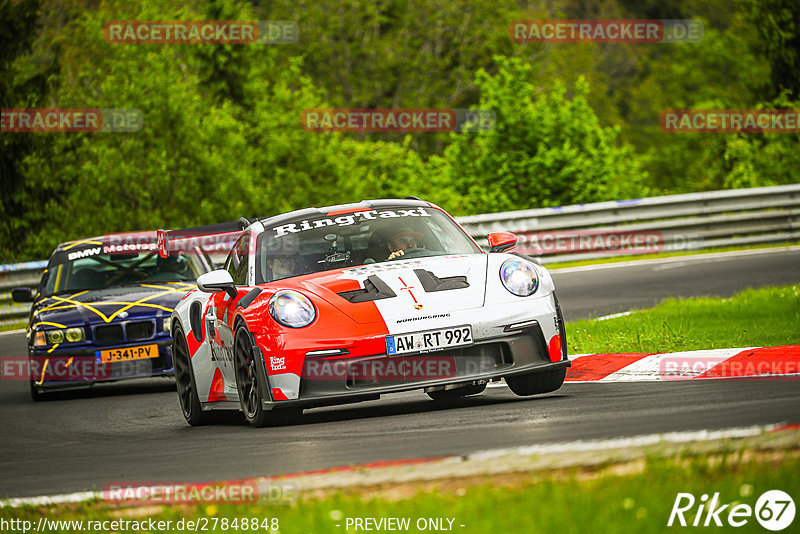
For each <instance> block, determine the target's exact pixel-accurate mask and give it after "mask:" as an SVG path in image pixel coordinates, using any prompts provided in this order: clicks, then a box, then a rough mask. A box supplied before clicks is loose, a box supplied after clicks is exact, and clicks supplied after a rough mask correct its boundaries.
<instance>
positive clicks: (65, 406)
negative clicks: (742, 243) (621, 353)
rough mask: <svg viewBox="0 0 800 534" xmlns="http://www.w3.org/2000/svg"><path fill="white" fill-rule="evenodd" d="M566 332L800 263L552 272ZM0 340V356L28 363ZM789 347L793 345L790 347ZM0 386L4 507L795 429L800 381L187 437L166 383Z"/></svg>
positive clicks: (796, 268) (313, 421)
mask: <svg viewBox="0 0 800 534" xmlns="http://www.w3.org/2000/svg"><path fill="white" fill-rule="evenodd" d="M554 278H555V280H556V285H557V288H558V292H559V299H560V300H561V303H562V307H563V308H564V311H565V314H566V317H567V320H574V319H577V318H581V317H588V316H600V315H605V314H609V313H616V312H620V311H624V310H627V309H631V308H642V307H649V306H651V305H653V304H654V303H656V302H657V301H659V300H661V299H663V298H666V297H669V296H683V297H688V296H697V295H723V296H724V295H730V294H733V293H735V292H737V291H739V290H741V289H743V288H746V287H756V286H762V285H777V284H786V283H797V282H800V251H797V250H792V251H783V252H770V253H758V254H748V255H735V256H730V255H728V256H722V257H706V258H703V259H700V260H697V259H678V260H669V261H659V262H652V263H648V264H646V265H633V266H631V265H628V266H624V267H622V266H617V267H612V268H607V269H594V270H591V271H586V270H580V269H577V270H575V269H573V270H567V271H562V272H559V273H555V275H554ZM24 342H25V340H24V336H23V335H21V334H10V335H3V336H0V356H4V357H5V356H21V355H24V354H25V346H24ZM789 342H797V340H787V343H789ZM27 387H28V386H27V383H25V382H20V381H11V380H4V381H0V436H2V437H0V475H1V476H0V497H22V496H34V495H53V494H58V493H67V492H73V491H81V490H93V489H102V488H103V486H104V485H105V484H108V483H112V482H115V483H119V482H125V483H130V482H179V481H202V480H222V479H235V478H244V477H252V476H260V475H275V474H282V473H290V472H298V471H308V470H315V469H323V468H327V467H334V466H341V465H352V464H361V463H367V462H374V461H379V460H391V459H403V458H415V457H436V456H448V455H458V454H465V453H470V452H475V451H480V450H485V449H492V448H505V447H515V446H522V445H531V444H537V443H558V442H565V441H573V440H581V439H603V438H613V437H619V436H632V435H637V434H648V433H657V432H671V431H681V430H702V429H723V428H730V427H740V426H750V425H765V424H772V423H782V422H795V423H797V422H800V388H798V387H797V382H796V381H775V380H760V381H755V380H733V381H703V382H658V383H630V384H622V383H609V384H569V383H568V384H565V385H564V386H563V387H562V388H561V389H560V390H559V391H558V392H556V393H553V394H550V395H544V396H540V397H533V398H520V397H516V396H514V394H513V393H511V392H510V391H509V390H508V389H507V388H490V389H487V391H486V392H485V393H484V394H483V395H481V396H479V397H473V398H470V399H466V400H463V401H461V402H458V403H455V404H452V405H450V406H448V407H441V406H438V405H436V404H435V403H434V402H433V401H430V400H429V399H428V398H427V396H425V394H424V393H422V392H410V393H405V394H400V395H394V396H388V397H385V398H383V399H381V400H380V401H372V402H368V403H361V404H354V405H347V406H340V407H331V408H319V409H314V410H308V411H306V412H305V413H304V415H303V416H302V417H301V418H300V419H299V420H298V422H297V424H294V425H292V426H284V427H272V428H263V429H252V428H249V427H247V426H245V425H243V424H242V423H241V421H240V420H239V418H238V417H237V416H231V417H229V418H227V419H225V420H223V421H221V422H220V424H218V425H215V426H209V427H201V428H190V427H188V426H187V425H186V424H185V422H184V421H183V418H182V416H181V415H180V412H179V409H178V400H177V396H176V394H175V391H174V386H173V385H172V383H171V381H170V380H167V379H148V380H142V381H138V382H127V383H119V384H106V385H100V386H98V387H96V388H94V389H92V390H90V391H87V392H82V393H78V394H74V393H73V394H70V395H65V396H63V397H57V398H56V399H55V400H52V401H47V402H42V403H33V402H31V401H30V400H29V397H28V392H27Z"/></svg>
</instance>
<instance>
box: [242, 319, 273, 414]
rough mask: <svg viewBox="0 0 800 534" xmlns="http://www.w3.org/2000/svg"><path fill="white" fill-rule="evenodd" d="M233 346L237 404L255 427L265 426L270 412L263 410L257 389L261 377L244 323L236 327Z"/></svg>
mask: <svg viewBox="0 0 800 534" xmlns="http://www.w3.org/2000/svg"><path fill="white" fill-rule="evenodd" d="M234 347H235V348H234V355H233V359H234V365H235V366H236V389H237V390H238V391H239V404H240V405H241V407H242V413H244V418H245V419H247V422H248V423H250V424H251V425H253V426H255V427H262V426H266V425H267V424H268V423H269V422H270V412H269V410H265V409H264V406H263V404H262V401H263V398H262V396H261V391H259V389H258V387H259V386H258V385H259V380H261V377H260V376H259V373H258V366H257V365H256V360H255V357H254V355H253V345H252V343H251V342H250V333H249V332H248V331H247V328H245V327H244V325H241V326H239V328H237V329H236V337H235V338H234Z"/></svg>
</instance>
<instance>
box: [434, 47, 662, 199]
mask: <svg viewBox="0 0 800 534" xmlns="http://www.w3.org/2000/svg"><path fill="white" fill-rule="evenodd" d="M496 61H497V63H498V69H497V74H495V75H493V76H492V75H489V74H488V73H486V72H479V73H478V75H477V84H478V86H479V87H480V89H481V102H480V107H481V108H486V109H492V110H494V112H495V114H496V118H497V125H496V128H495V129H494V130H491V131H489V132H485V133H475V134H469V135H465V134H461V135H458V134H457V135H454V136H453V139H452V142H451V144H450V146H448V147H447V149H446V150H445V154H444V158H443V159H442V160H438V161H437V159H436V158H434V159H433V160H432V162H431V164H432V165H437V164H438V170H439V172H440V173H443V174H444V176H445V177H446V180H447V181H448V182H450V183H453V184H455V187H456V188H457V190H458V192H459V193H460V194H461V195H462V197H463V198H462V200H461V205H459V206H458V207H459V211H460V212H462V213H486V212H496V211H506V210H516V209H525V208H534V207H541V206H559V205H565V204H573V203H582V202H594V201H599V200H611V199H622V198H634V197H637V196H640V195H642V194H644V193H645V192H646V189H645V188H644V185H643V184H644V179H645V175H644V173H643V171H642V165H641V161H640V160H639V158H637V157H636V155H635V154H634V153H633V151H632V150H631V148H630V147H629V146H626V145H620V144H619V143H618V133H619V129H618V128H616V127H603V126H601V125H600V122H599V120H598V118H597V115H596V114H595V113H594V111H593V109H592V108H591V106H590V105H589V103H588V100H587V95H588V93H589V87H588V84H586V83H585V82H584V81H583V80H579V81H578V83H577V84H576V87H575V89H574V91H575V94H574V96H573V97H572V98H567V96H566V88H565V87H564V86H563V85H562V84H561V83H560V82H556V83H554V84H553V89H552V90H551V91H549V92H544V93H542V92H538V91H536V90H535V89H534V87H533V85H532V84H531V83H530V82H528V81H527V79H528V78H529V75H530V71H531V70H532V69H533V67H532V66H530V65H528V64H526V63H523V62H522V61H519V60H517V59H508V58H502V57H498V58H496Z"/></svg>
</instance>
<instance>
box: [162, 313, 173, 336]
mask: <svg viewBox="0 0 800 534" xmlns="http://www.w3.org/2000/svg"><path fill="white" fill-rule="evenodd" d="M162 324H163V326H162V328H161V329H162V330H163V331H164V332H167V333H169V332H170V331H172V316H170V317H164V320H163V321H162Z"/></svg>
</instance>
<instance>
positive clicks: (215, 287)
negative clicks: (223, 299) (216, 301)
mask: <svg viewBox="0 0 800 534" xmlns="http://www.w3.org/2000/svg"><path fill="white" fill-rule="evenodd" d="M197 287H198V289H200V291H205V292H206V293H218V292H220V291H224V292H226V293H227V294H228V295H230V297H231V298H232V299H233V298H236V295H238V292H237V291H236V284H234V283H233V278H231V273H229V272H228V271H226V270H225V269H218V270H216V271H211V272H210V273H205V274H201V275H200V276H198V277H197Z"/></svg>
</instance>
